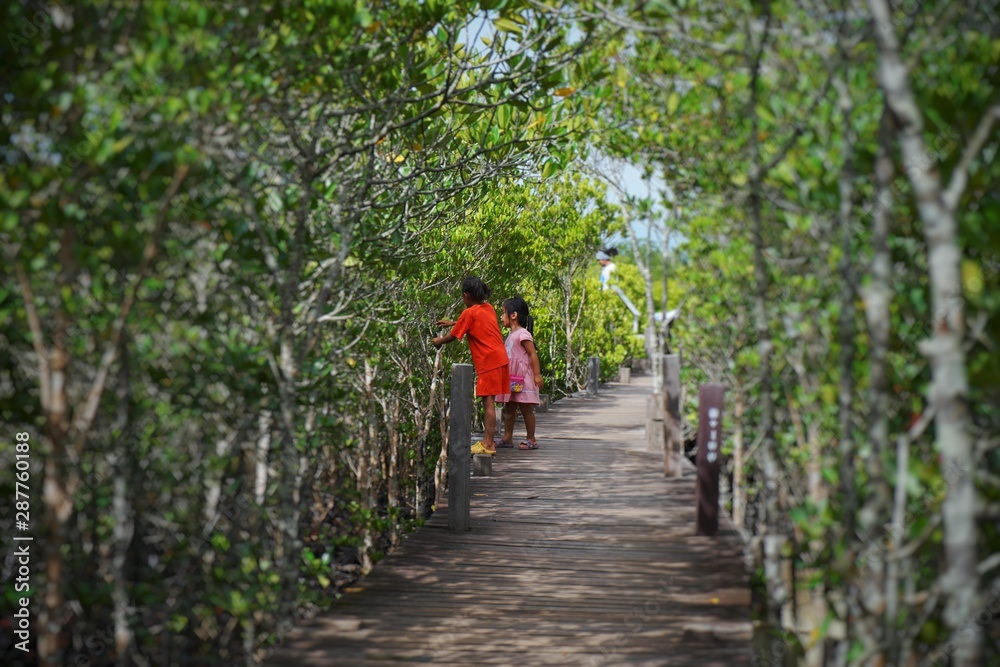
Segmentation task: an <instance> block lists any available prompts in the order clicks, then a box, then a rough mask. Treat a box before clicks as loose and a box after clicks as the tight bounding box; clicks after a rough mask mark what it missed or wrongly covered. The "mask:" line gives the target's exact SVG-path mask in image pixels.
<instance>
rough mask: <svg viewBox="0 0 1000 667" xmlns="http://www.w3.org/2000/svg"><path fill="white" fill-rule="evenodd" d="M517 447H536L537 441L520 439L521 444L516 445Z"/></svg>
mask: <svg viewBox="0 0 1000 667" xmlns="http://www.w3.org/2000/svg"><path fill="white" fill-rule="evenodd" d="M517 448H518V449H538V443H537V442H532V441H531V440H522V441H521V444H520V445H518V446H517Z"/></svg>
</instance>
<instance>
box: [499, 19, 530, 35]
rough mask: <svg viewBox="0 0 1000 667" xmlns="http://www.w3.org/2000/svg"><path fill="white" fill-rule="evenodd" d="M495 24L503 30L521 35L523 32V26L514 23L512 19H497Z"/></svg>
mask: <svg viewBox="0 0 1000 667" xmlns="http://www.w3.org/2000/svg"><path fill="white" fill-rule="evenodd" d="M493 25H495V26H496V28H497V30H502V31H503V32H509V33H513V34H515V35H518V36H520V35H521V34H523V33H522V31H521V26H519V25H518V24H516V23H514V22H513V21H511V20H510V19H495V20H494V21H493Z"/></svg>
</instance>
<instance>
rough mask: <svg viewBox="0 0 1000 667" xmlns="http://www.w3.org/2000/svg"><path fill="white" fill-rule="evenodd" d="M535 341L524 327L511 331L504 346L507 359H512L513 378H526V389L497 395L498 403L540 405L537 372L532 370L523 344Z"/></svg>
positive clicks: (511, 371)
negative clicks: (516, 376)
mask: <svg viewBox="0 0 1000 667" xmlns="http://www.w3.org/2000/svg"><path fill="white" fill-rule="evenodd" d="M524 341H531V342H532V343H534V342H535V341H534V339H533V338H532V337H531V334H530V333H528V330H527V329H525V328H524V327H521V328H520V329H517V330H516V331H511V332H510V333H509V334H508V335H507V340H506V341H504V345H505V346H506V347H507V357H508V358H509V359H510V374H511V376H514V375H520V376H522V377H523V378H524V389H522V390H521V391H519V392H517V393H514V394H497V396H496V401H497V402H498V403H531V404H535V405H537V404H538V402H539V401H538V385H537V384H535V372H534V371H533V370H532V369H531V358H530V357H529V356H528V351H527V350H525V349H524V345H522V343H523V342H524Z"/></svg>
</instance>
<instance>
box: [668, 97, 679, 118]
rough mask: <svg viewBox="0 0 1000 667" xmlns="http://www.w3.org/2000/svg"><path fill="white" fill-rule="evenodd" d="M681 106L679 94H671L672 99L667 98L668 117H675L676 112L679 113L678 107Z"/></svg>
mask: <svg viewBox="0 0 1000 667" xmlns="http://www.w3.org/2000/svg"><path fill="white" fill-rule="evenodd" d="M680 105H681V96H680V95H678V94H677V92H672V93H670V97H668V98H667V115H669V116H673V115H674V112H675V111H677V107H679V106H680Z"/></svg>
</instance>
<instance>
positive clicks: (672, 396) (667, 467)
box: [663, 354, 684, 477]
mask: <svg viewBox="0 0 1000 667" xmlns="http://www.w3.org/2000/svg"><path fill="white" fill-rule="evenodd" d="M663 428H664V431H665V433H664V440H663V474H664V475H666V476H668V477H669V476H674V477H680V476H681V475H682V474H683V470H684V469H683V467H682V464H683V462H684V438H683V433H682V431H681V358H680V357H679V356H678V355H676V354H667V355H664V357H663Z"/></svg>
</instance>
